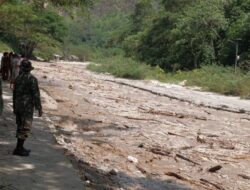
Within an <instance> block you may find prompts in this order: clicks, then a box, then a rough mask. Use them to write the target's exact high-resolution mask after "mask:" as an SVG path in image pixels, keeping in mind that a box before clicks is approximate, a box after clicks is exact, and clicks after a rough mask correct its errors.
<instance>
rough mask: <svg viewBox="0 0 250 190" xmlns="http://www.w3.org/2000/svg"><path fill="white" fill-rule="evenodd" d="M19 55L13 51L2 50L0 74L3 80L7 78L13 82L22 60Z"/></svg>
mask: <svg viewBox="0 0 250 190" xmlns="http://www.w3.org/2000/svg"><path fill="white" fill-rule="evenodd" d="M22 59H23V58H22V57H21V55H19V54H17V53H14V52H10V53H8V52H4V53H3V57H2V59H1V70H0V72H1V74H2V79H3V80H4V81H7V80H9V81H10V83H11V84H13V83H14V81H15V78H16V77H17V76H18V74H19V71H20V64H21V61H22Z"/></svg>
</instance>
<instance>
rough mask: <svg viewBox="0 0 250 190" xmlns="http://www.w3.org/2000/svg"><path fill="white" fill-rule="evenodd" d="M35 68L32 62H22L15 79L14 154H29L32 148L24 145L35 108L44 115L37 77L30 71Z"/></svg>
mask: <svg viewBox="0 0 250 190" xmlns="http://www.w3.org/2000/svg"><path fill="white" fill-rule="evenodd" d="M33 69H34V68H33V67H32V65H31V62H30V61H28V60H23V61H22V62H21V70H22V72H21V74H20V75H19V76H18V77H17V78H16V79H15V82H14V91H13V111H14V114H15V115H16V124H17V133H16V137H17V146H16V149H15V150H14V152H13V154H14V155H18V156H29V153H30V150H26V149H25V148H24V147H23V144H24V141H25V140H26V138H27V137H28V136H29V134H30V133H31V127H32V121H33V113H34V108H35V109H36V110H38V113H39V117H41V116H42V106H41V99H40V91H39V87H38V82H37V79H36V78H35V77H34V76H33V75H32V74H31V73H30V72H31V70H33Z"/></svg>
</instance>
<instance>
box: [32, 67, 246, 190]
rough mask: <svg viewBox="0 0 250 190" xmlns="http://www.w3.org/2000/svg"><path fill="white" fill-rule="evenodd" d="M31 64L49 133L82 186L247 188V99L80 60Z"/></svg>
mask: <svg viewBox="0 0 250 190" xmlns="http://www.w3.org/2000/svg"><path fill="white" fill-rule="evenodd" d="M35 66H36V71H35V74H36V75H37V76H38V77H39V79H40V82H41V86H42V89H43V97H44V100H45V105H46V106H45V107H46V108H47V109H46V112H47V114H48V118H49V120H50V123H51V124H52V125H51V126H54V128H53V130H54V135H55V137H56V139H57V142H58V143H59V144H60V145H61V146H63V147H64V148H65V149H66V150H67V154H68V155H70V156H73V157H75V158H76V160H77V161H78V167H79V170H80V173H81V177H82V179H83V180H84V182H85V184H86V187H87V189H101V190H105V189H126V190H141V189H143V190H144V189H145V190H166V189H171V190H172V189H178V190H179V189H199V190H202V189H211V190H217V189H219V190H222V189H226V190H236V189H239V190H240V189H241V190H248V189H250V180H249V178H250V177H249V176H250V152H249V150H250V135H249V134H250V115H249V114H248V113H249V108H250V103H249V101H247V100H240V99H238V98H235V97H225V96H220V95H216V94H212V93H206V92H200V91H194V90H191V89H187V88H184V87H179V86H176V85H164V84H159V83H156V82H145V81H131V80H125V79H114V78H113V77H111V76H107V75H97V74H94V73H91V72H89V71H87V70H86V69H85V65H84V64H67V63H63V64H49V63H37V64H35ZM209 107H212V108H209ZM218 165H219V166H221V167H222V168H221V169H219V170H218V171H216V172H214V173H212V172H209V171H208V169H209V168H211V167H214V166H218Z"/></svg>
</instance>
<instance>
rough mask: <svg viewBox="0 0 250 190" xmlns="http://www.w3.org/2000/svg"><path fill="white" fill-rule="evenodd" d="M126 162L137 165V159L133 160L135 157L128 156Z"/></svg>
mask: <svg viewBox="0 0 250 190" xmlns="http://www.w3.org/2000/svg"><path fill="white" fill-rule="evenodd" d="M128 160H129V161H130V162H133V163H135V164H137V163H138V159H137V158H135V157H133V156H128Z"/></svg>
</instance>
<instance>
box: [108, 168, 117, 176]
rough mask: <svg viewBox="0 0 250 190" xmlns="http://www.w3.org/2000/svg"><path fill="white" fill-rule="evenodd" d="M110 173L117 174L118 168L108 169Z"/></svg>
mask: <svg viewBox="0 0 250 190" xmlns="http://www.w3.org/2000/svg"><path fill="white" fill-rule="evenodd" d="M109 174H110V175H117V174H118V170H117V169H112V170H110V171H109Z"/></svg>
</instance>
